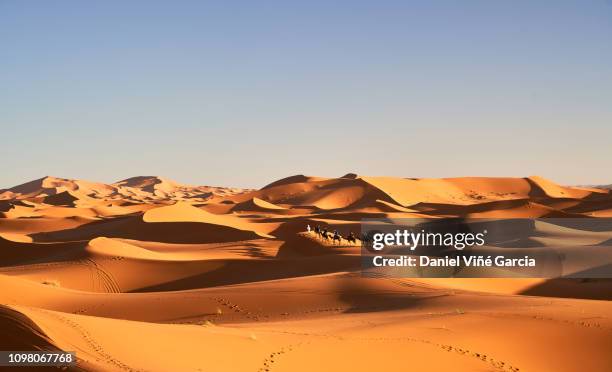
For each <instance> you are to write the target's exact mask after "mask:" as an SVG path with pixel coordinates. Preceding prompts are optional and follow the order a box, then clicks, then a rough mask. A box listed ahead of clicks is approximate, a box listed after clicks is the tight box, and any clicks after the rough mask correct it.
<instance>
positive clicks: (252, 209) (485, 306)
mask: <svg viewBox="0 0 612 372" xmlns="http://www.w3.org/2000/svg"><path fill="white" fill-rule="evenodd" d="M606 216H608V217H609V216H612V194H611V193H610V191H609V190H604V189H598V188H588V187H566V186H560V185H557V184H555V183H553V182H552V181H549V180H546V179H543V178H541V177H535V176H532V177H525V178H487V177H463V178H446V179H407V178H390V177H368V176H360V175H357V174H350V173H349V174H346V175H344V176H342V177H339V178H322V177H310V176H305V175H297V176H291V177H287V178H284V179H281V180H279V181H275V182H272V183H270V184H269V185H267V186H265V187H263V188H262V189H260V190H241V189H235V188H222V187H210V186H190V185H183V184H180V183H177V182H175V181H172V180H168V179H165V178H162V177H153V176H151V177H149V176H145V177H133V178H129V179H126V180H123V181H119V182H116V183H113V184H103V183H97V182H88V181H81V180H70V179H64V178H57V177H45V178H42V179H39V180H35V181H32V182H28V183H25V184H22V185H19V186H16V187H13V188H9V189H4V190H1V191H0V287H2V288H3V290H2V291H0V304H2V305H0V326H1V327H2V329H3V331H4V332H3V334H2V336H0V349H4V350H10V349H12V350H15V349H16V350H70V351H76V352H77V356H78V358H79V363H78V368H81V369H83V370H92V371H115V370H147V371H168V370H173V371H182V370H213V371H247V370H259V371H313V370H325V371H371V370H385V371H394V370H397V371H405V370H407V369H409V370H423V371H429V370H439V371H448V370H458V371H477V370H481V371H489V370H490V371H508V372H516V371H576V370H588V371H609V370H610V368H609V367H610V366H611V365H612V358H611V356H610V352H609V351H610V347H611V346H612V317H610V314H611V311H612V302H610V300H612V297H611V295H610V293H612V281H611V280H609V279H603V278H602V279H588V280H585V279H554V278H553V279H543V278H542V279H506V278H492V279H491V278H487V279H459V278H450V279H449V278H435V279H426V278H414V279H409V278H391V277H387V276H383V275H381V274H377V273H366V274H365V275H362V274H361V271H360V268H361V266H360V263H361V248H360V246H359V245H356V244H349V243H348V242H347V241H346V240H344V241H342V242H341V243H340V244H333V243H331V242H325V241H323V240H320V239H317V238H316V237H315V235H314V234H308V233H306V232H305V229H306V225H310V226H311V227H314V226H321V227H324V228H327V229H328V230H330V231H332V230H338V231H339V233H340V234H341V235H343V236H345V237H346V236H347V235H348V233H350V232H353V233H357V234H358V233H359V232H360V228H361V221H362V219H364V218H381V219H387V220H395V219H402V218H420V219H437V218H441V217H470V218H543V219H547V220H542V221H537V222H535V223H532V224H529V226H527V227H524V228H521V229H519V230H520V231H519V230H512V231H508V232H507V234H506V235H503V234H502V235H500V236H499V238H498V240H499V241H497V240H492V241H491V244H494V246H486V247H483V248H482V250H483V252H485V253H488V254H490V253H491V252H493V251H495V250H499V249H505V250H506V252H511V251H517V250H520V251H521V252H538V250H539V249H542V248H550V249H554V251H555V252H560V253H561V254H563V255H565V256H566V257H571V258H573V262H576V265H577V267H576V268H573V269H574V270H597V269H601V268H600V267H598V265H601V262H596V261H594V260H592V259H590V257H593V256H592V255H589V254H585V252H590V251H593V250H597V249H605V248H606V247H608V246H610V242H611V241H612V230H610V229H608V228H607V227H606V225H605V224H603V225H601V226H600V225H598V224H593V223H591V224H590V225H589V226H592V227H591V228H585V227H584V225H583V224H581V223H576V222H574V223H570V222H571V221H576V220H575V219H580V220H579V221H582V220H587V219H588V220H589V221H604V220H603V219H600V218H598V217H606ZM568 218H570V219H568ZM564 221H567V222H564ZM483 223H486V222H483ZM593 226H594V227H593ZM134 345H138V347H135V346H134ZM152 355H154V357H152ZM237 356H239V357H237ZM314 356H316V357H314Z"/></svg>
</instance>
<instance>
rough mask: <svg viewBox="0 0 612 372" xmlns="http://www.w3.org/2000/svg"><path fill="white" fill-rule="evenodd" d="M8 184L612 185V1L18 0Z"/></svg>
mask: <svg viewBox="0 0 612 372" xmlns="http://www.w3.org/2000/svg"><path fill="white" fill-rule="evenodd" d="M0 46H1V47H0V133H1V135H2V140H1V142H0V159H2V172H0V188H1V187H9V186H13V185H15V184H19V183H22V182H24V181H28V180H31V179H34V178H40V177H42V176H44V175H54V176H59V177H69V178H84V179H90V180H95V181H102V182H113V181H117V180H119V179H122V178H126V177H130V176H135V175H161V176H166V177H169V178H173V179H175V180H177V181H180V182H185V183H195V184H212V185H227V186H243V187H260V186H263V185H264V184H266V183H268V182H271V181H273V180H275V179H278V178H281V177H285V176H288V175H292V174H298V173H304V174H310V175H320V176H340V175H342V174H344V173H347V172H356V173H361V174H367V175H389V176H402V177H451V176H477V175H480V176H527V175H533V174H538V175H542V176H544V177H548V178H551V179H553V180H554V181H557V182H560V183H564V184H594V183H612V166H611V159H612V2H611V1H609V0H600V1H584V0H583V1H490V0H483V1H471V0H470V1H467V0H466V1H425V0H423V1H407V0H405V1H348V0H347V1H329V0H327V1H313V0H311V1H303V2H298V1H240V2H238V1H217V2H212V1H210V2H208V1H160V2H155V1H106V0H105V1H96V2H90V1H53V2H46V1H18V0H14V1H9V0H0Z"/></svg>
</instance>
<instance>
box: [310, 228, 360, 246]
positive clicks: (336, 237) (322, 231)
mask: <svg viewBox="0 0 612 372" xmlns="http://www.w3.org/2000/svg"><path fill="white" fill-rule="evenodd" d="M306 231H307V232H308V234H311V233H312V232H313V229H312V228H311V227H310V225H308V226H306ZM314 233H315V235H316V237H317V239H320V240H321V241H323V242H329V241H330V240H331V242H332V244H334V245H335V244H338V245H341V244H342V240H343V239H344V240H346V241H347V243H348V244H357V239H358V238H357V237H356V236H355V234H354V233H353V232H352V231H351V232H349V234H348V235H347V236H346V237H345V238H343V237H342V235H340V234H339V233H338V230H334V231H333V232H330V231H329V230H327V228H326V227H323V228H321V226H319V225H317V226H315V228H314ZM359 240H362V241H363V239H359Z"/></svg>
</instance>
